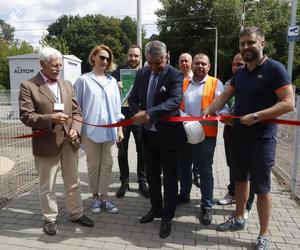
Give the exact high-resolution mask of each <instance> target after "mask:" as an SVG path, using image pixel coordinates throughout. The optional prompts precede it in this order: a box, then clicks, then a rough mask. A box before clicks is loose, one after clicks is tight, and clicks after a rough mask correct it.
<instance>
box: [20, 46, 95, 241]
mask: <svg viewBox="0 0 300 250" xmlns="http://www.w3.org/2000/svg"><path fill="white" fill-rule="evenodd" d="M39 56H40V64H41V67H42V70H41V71H40V72H39V73H38V74H37V75H36V76H35V77H33V78H31V79H29V80H27V81H24V82H22V83H21V86H20V95H19V105H20V119H21V121H22V122H23V123H24V124H25V125H26V126H29V127H31V128H32V130H33V131H35V130H44V131H45V133H44V134H43V135H42V136H39V137H33V139H32V149H33V155H34V161H35V166H36V169H37V172H38V174H39V177H40V206H41V210H42V215H43V221H44V224H43V230H44V232H45V233H46V234H48V235H55V234H56V232H57V230H58V227H57V224H56V217H57V214H58V208H57V203H56V199H55V182H56V176H57V172H58V170H59V163H60V164H61V170H62V176H63V179H64V188H65V199H66V208H67V211H68V213H69V217H70V219H71V220H72V221H73V222H78V223H80V224H81V225H83V226H93V225H94V222H93V221H92V220H90V219H89V218H88V217H87V216H85V215H84V214H83V206H82V201H81V195H80V190H79V178H78V148H79V138H80V129H81V124H80V123H79V122H76V121H75V120H73V119H72V117H76V118H77V120H78V119H81V111H80V108H79V107H78V104H77V102H76V99H75V96H74V90H73V87H72V85H71V83H70V82H69V81H65V80H61V79H59V75H60V72H61V68H62V55H61V53H60V52H59V51H57V50H55V49H53V48H44V49H42V50H41V52H40V54H39Z"/></svg>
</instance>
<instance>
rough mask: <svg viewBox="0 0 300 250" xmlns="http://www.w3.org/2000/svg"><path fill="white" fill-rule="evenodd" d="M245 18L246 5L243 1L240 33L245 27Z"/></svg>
mask: <svg viewBox="0 0 300 250" xmlns="http://www.w3.org/2000/svg"><path fill="white" fill-rule="evenodd" d="M245 16H246V4H245V1H244V3H243V6H242V15H241V31H242V30H243V29H244V27H245Z"/></svg>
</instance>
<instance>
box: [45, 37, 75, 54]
mask: <svg viewBox="0 0 300 250" xmlns="http://www.w3.org/2000/svg"><path fill="white" fill-rule="evenodd" d="M40 45H41V46H42V47H52V48H55V49H57V50H58V51H60V52H61V53H62V54H63V55H68V54H69V53H70V49H69V46H68V45H67V42H66V40H65V39H64V38H63V37H62V36H57V37H52V38H51V39H49V38H48V37H46V36H44V37H43V38H42V40H41V41H40Z"/></svg>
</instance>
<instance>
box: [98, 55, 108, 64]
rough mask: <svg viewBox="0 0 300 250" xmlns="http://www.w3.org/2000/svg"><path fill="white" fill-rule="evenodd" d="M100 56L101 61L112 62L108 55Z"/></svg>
mask: <svg viewBox="0 0 300 250" xmlns="http://www.w3.org/2000/svg"><path fill="white" fill-rule="evenodd" d="M99 58H100V60H101V61H104V60H106V61H107V62H108V63H109V62H110V58H109V57H106V56H99Z"/></svg>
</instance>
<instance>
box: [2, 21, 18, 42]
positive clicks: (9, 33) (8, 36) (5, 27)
mask: <svg viewBox="0 0 300 250" xmlns="http://www.w3.org/2000/svg"><path fill="white" fill-rule="evenodd" d="M14 32H15V28H14V27H12V26H10V25H9V24H8V23H5V22H4V21H3V20H1V19H0V41H5V42H12V41H13V40H14Z"/></svg>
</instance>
